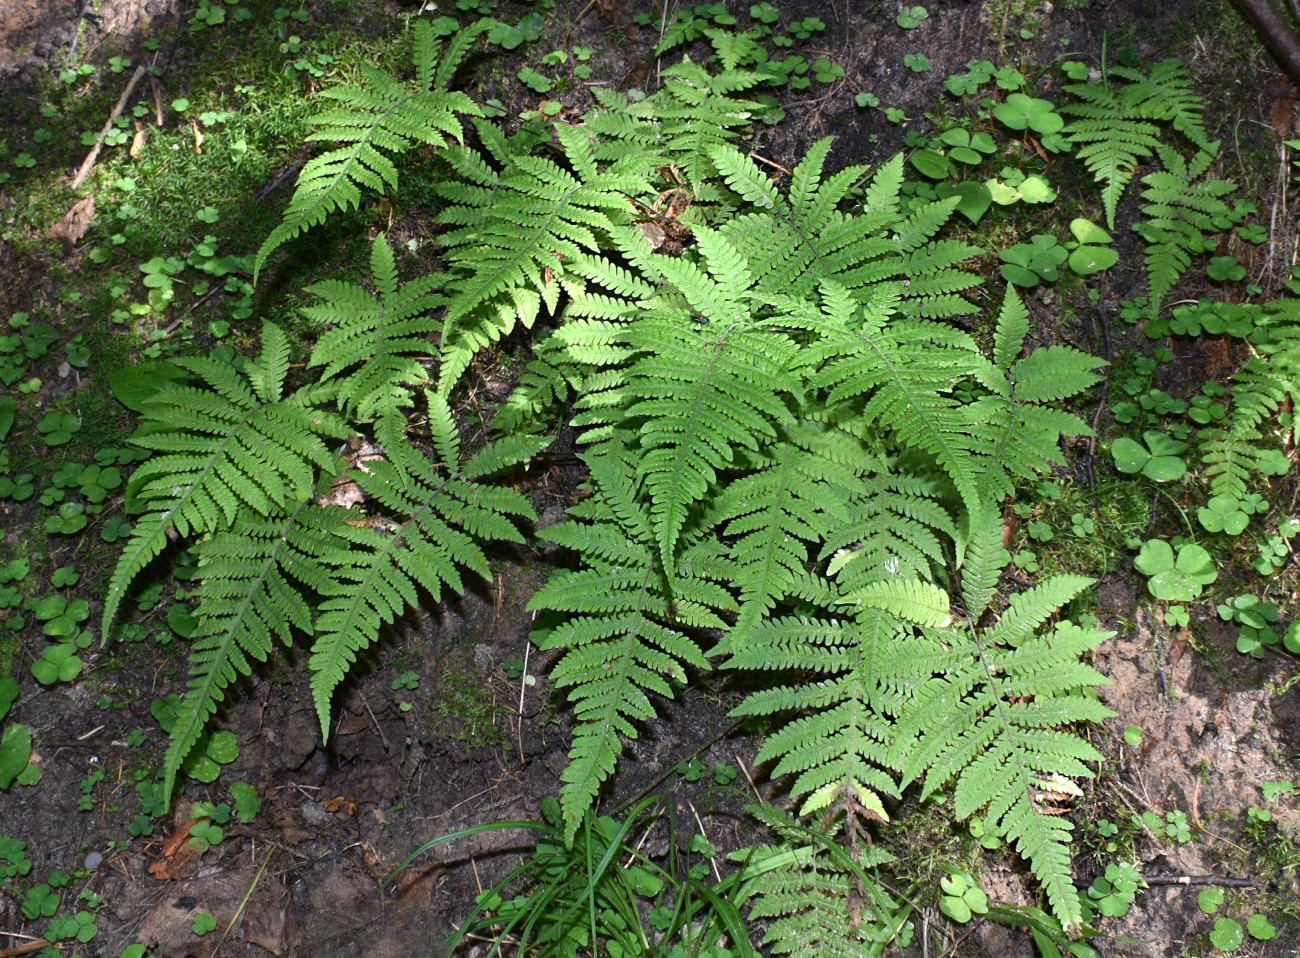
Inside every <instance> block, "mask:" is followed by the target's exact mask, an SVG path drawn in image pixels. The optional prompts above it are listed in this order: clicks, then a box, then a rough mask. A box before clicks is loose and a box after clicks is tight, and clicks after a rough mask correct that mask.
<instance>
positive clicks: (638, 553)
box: [529, 456, 726, 840]
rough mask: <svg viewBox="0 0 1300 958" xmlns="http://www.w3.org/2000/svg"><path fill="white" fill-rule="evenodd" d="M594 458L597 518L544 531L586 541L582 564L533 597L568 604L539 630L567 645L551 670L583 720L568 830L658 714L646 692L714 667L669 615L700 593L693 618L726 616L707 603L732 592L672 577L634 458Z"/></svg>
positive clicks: (566, 803) (705, 621)
mask: <svg viewBox="0 0 1300 958" xmlns="http://www.w3.org/2000/svg"><path fill="white" fill-rule="evenodd" d="M588 465H589V467H590V470H591V478H590V480H589V483H588V485H589V487H590V488H591V489H592V498H591V499H590V500H588V502H587V504H585V505H586V509H585V510H584V512H585V514H587V515H589V516H594V517H598V518H600V519H601V520H602V521H601V523H599V524H596V525H593V526H587V525H581V526H579V525H576V524H570V523H565V524H561V525H559V526H556V527H554V528H552V529H548V530H547V531H546V532H545V533H543V535H544V537H545V538H548V539H550V540H552V541H554V542H557V543H558V544H562V545H570V546H575V547H577V548H578V549H580V553H581V556H582V559H583V564H584V568H582V569H579V570H577V571H569V570H558V571H557V572H555V573H554V574H553V575H552V577H551V579H550V581H549V582H547V584H546V585H545V586H544V587H543V588H542V589H541V590H540V591H539V592H538V593H537V594H536V595H535V596H533V599H532V601H531V602H530V603H529V608H530V609H534V610H552V611H558V612H567V613H572V614H571V615H570V616H569V617H568V618H567V619H566V620H565V621H564V622H563V623H562V624H561V625H559V626H558V627H557V628H555V629H554V630H552V631H550V632H548V633H543V634H541V635H535V636H534V639H535V641H536V642H537V644H538V646H539V648H542V649H544V650H555V649H563V650H564V654H563V656H562V658H561V659H560V660H559V662H558V663H557V664H556V665H555V667H554V668H553V669H552V672H551V678H552V681H554V682H555V684H556V685H557V687H559V688H563V689H566V690H567V693H568V697H569V701H570V702H571V703H572V706H573V714H574V718H575V721H576V723H577V724H576V727H575V729H574V732H573V745H572V748H571V750H570V753H569V765H568V767H567V768H566V769H565V771H564V774H563V776H562V777H563V781H564V786H563V789H562V793H561V800H560V803H561V807H562V809H563V812H564V820H565V834H566V839H567V840H571V839H572V838H573V836H574V834H576V831H577V828H578V825H579V824H580V822H581V821H582V818H583V816H584V814H585V813H586V811H587V810H588V809H589V808H590V807H591V804H592V803H593V801H594V800H595V797H596V795H597V793H598V792H599V790H600V787H601V784H602V783H603V782H604V781H605V780H606V779H607V778H608V777H609V776H610V774H611V773H612V772H613V770H614V766H615V764H616V762H617V760H618V756H619V754H620V753H621V752H622V749H623V745H622V741H621V740H622V739H623V738H627V739H635V738H636V737H637V734H638V728H637V726H638V723H640V722H644V721H646V720H648V719H651V718H653V717H654V715H655V709H654V705H653V703H652V701H651V698H650V696H651V695H658V696H662V697H665V698H672V697H673V696H674V694H675V688H676V687H677V686H680V685H681V684H683V683H685V681H686V671H685V670H686V668H687V667H691V668H697V669H706V668H708V664H707V660H706V659H705V657H704V655H703V653H702V652H701V651H700V649H699V647H698V646H697V645H696V644H695V642H694V641H693V640H692V639H690V638H688V637H687V636H686V635H683V634H682V633H681V632H680V631H678V630H677V629H676V628H675V627H674V625H673V620H674V606H675V602H676V601H677V599H678V597H682V598H685V599H687V600H697V604H698V605H699V606H700V607H701V609H700V612H698V613H697V614H696V616H695V619H696V622H697V624H699V625H700V626H703V627H706V628H720V627H721V626H722V625H723V622H722V620H721V619H720V618H718V617H717V615H716V614H712V613H708V612H707V611H706V610H705V607H707V606H709V605H711V604H715V603H716V602H718V601H719V600H725V598H726V597H725V593H722V592H721V590H717V589H716V588H710V587H708V585H707V584H706V583H702V582H696V583H694V585H693V584H692V583H691V582H690V581H689V580H688V579H687V578H686V577H685V576H679V577H678V578H677V579H676V580H675V581H674V582H673V584H672V585H670V583H669V579H668V577H667V576H666V575H665V574H664V571H663V567H662V565H661V564H660V563H658V562H657V552H656V548H655V538H654V535H653V529H652V524H651V518H650V516H649V515H648V514H647V510H646V508H645V506H644V505H643V504H642V503H639V502H637V501H636V500H635V499H634V498H632V497H631V496H630V495H629V494H628V490H629V489H630V488H631V487H632V484H633V482H634V480H633V478H632V474H631V471H630V470H631V465H630V464H629V463H627V462H624V461H620V460H618V459H615V458H613V457H611V456H591V457H589V459H588ZM602 525H603V526H605V527H606V529H605V531H601V526H602ZM674 589H676V590H677V591H674ZM701 599H702V600H703V601H698V600H701Z"/></svg>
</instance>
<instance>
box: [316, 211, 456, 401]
mask: <svg viewBox="0 0 1300 958" xmlns="http://www.w3.org/2000/svg"><path fill="white" fill-rule="evenodd" d="M370 269H371V272H372V274H373V276H374V281H375V286H376V292H377V294H378V295H377V296H371V295H370V294H369V293H367V292H366V291H365V290H364V289H362V288H361V287H359V286H356V285H355V284H352V283H344V282H342V281H339V280H326V281H325V282H321V283H316V284H314V285H312V286H308V287H307V290H306V291H307V292H308V293H312V294H314V295H316V296H319V297H321V298H322V299H323V300H324V301H325V302H323V303H322V304H320V305H317V306H309V307H307V308H306V309H304V310H303V311H302V313H303V315H304V316H306V317H307V318H308V319H310V320H312V321H314V322H316V323H318V324H320V325H321V326H324V327H325V332H324V333H323V334H322V335H321V337H320V339H319V340H317V342H316V346H315V348H314V349H313V350H312V354H311V359H310V360H309V361H308V363H307V365H308V367H316V366H322V367H324V368H323V369H322V370H321V372H320V375H319V379H318V382H321V383H329V382H331V381H332V382H333V385H334V390H335V392H337V394H338V395H339V397H340V399H341V405H342V407H343V409H344V411H345V412H348V413H350V414H351V415H353V416H355V417H356V418H357V419H358V420H360V421H366V420H369V419H373V418H374V417H375V416H376V415H377V414H378V413H379V412H380V411H381V410H386V409H402V408H406V407H409V406H411V405H412V404H413V403H414V398H413V394H412V389H411V387H413V386H415V385H417V384H419V383H422V382H426V381H427V380H428V379H429V376H428V374H427V372H426V371H425V368H424V366H423V364H422V360H423V359H424V358H425V357H427V356H428V355H429V353H430V352H431V350H432V348H433V347H432V344H431V343H430V341H429V337H431V336H432V334H433V333H434V332H435V331H436V330H437V329H438V323H437V322H436V321H435V320H434V319H433V318H431V317H429V316H428V315H426V314H427V313H428V312H429V311H430V310H431V309H432V308H434V307H435V306H436V305H438V304H439V300H438V298H437V297H435V296H433V295H432V294H431V290H432V289H435V288H437V286H438V285H440V282H441V277H439V276H437V275H436V274H435V275H432V276H426V277H423V278H422V279H419V280H416V281H414V282H412V283H409V284H407V285H406V287H404V288H403V289H401V290H399V289H398V286H397V267H396V264H395V263H394V261H393V251H392V250H391V249H390V248H389V246H388V240H387V238H385V236H384V235H383V234H382V233H381V234H379V236H378V237H376V238H375V242H374V244H373V245H372V246H371V251H370Z"/></svg>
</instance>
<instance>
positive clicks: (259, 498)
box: [103, 322, 348, 635]
mask: <svg viewBox="0 0 1300 958" xmlns="http://www.w3.org/2000/svg"><path fill="white" fill-rule="evenodd" d="M262 338H263V341H264V343H265V344H266V345H265V351H264V353H263V355H262V358H261V359H259V360H253V361H252V362H251V363H250V364H249V366H248V371H247V372H246V373H244V374H241V373H239V372H238V371H237V370H236V369H235V367H234V366H232V365H230V364H228V363H224V362H220V361H218V360H215V359H212V358H209V357H184V358H179V359H174V360H172V362H173V363H174V364H175V365H177V366H179V367H181V368H182V369H184V370H186V371H187V372H189V373H191V374H192V375H194V376H195V377H197V378H198V379H199V380H201V385H183V386H176V387H172V388H170V389H166V390H164V391H163V392H160V393H159V394H157V396H156V397H155V399H154V401H153V402H151V403H150V405H149V407H148V408H147V409H146V410H145V415H144V423H143V425H142V426H141V428H140V429H139V430H138V431H137V432H136V434H135V435H134V436H132V437H131V442H132V443H134V444H135V445H137V446H140V447H142V448H144V449H149V450H151V451H153V452H154V453H156V455H154V456H153V457H152V458H150V459H149V460H148V461H146V462H145V463H144V464H142V465H141V466H140V467H139V468H137V469H136V471H135V473H134V475H133V476H132V477H131V482H130V492H131V495H132V496H133V497H134V498H135V499H136V500H137V501H139V502H140V503H141V504H142V506H143V507H144V510H145V516H144V518H143V519H141V520H140V521H139V522H137V523H136V526H135V528H134V530H132V533H131V538H130V539H129V540H128V542H127V544H126V547H125V549H124V550H123V552H122V555H121V556H120V557H119V559H118V562H117V566H116V567H115V568H114V570H113V575H112V578H111V579H110V581H109V587H108V595H107V596H106V598H105V600H104V615H103V632H104V635H107V634H108V630H109V627H110V626H111V625H112V623H113V619H114V617H115V616H116V615H117V610H118V608H119V606H120V605H121V602H122V600H123V598H125V596H126V593H127V590H128V589H129V588H130V586H131V583H132V582H133V581H134V580H135V577H136V576H137V575H139V574H140V572H141V571H143V569H144V567H145V566H146V565H148V564H149V562H151V561H152V560H153V559H154V557H156V556H157V555H158V554H159V553H160V552H162V550H163V548H164V547H165V546H166V545H167V542H168V536H169V534H172V533H175V534H179V535H180V536H182V537H184V538H196V537H200V536H203V535H207V534H210V533H213V532H217V531H220V530H222V529H226V528H229V527H230V526H231V525H233V524H234V523H235V522H236V520H237V519H238V518H239V517H240V515H241V514H244V513H246V512H247V511H249V510H251V511H252V513H253V514H256V515H260V516H264V517H267V518H274V517H276V516H279V515H283V514H284V513H285V512H287V511H288V510H289V509H291V508H293V506H294V504H295V503H298V502H301V501H302V500H303V499H305V498H306V497H307V496H308V495H310V493H311V491H312V490H313V489H314V488H315V486H316V476H317V473H318V471H323V472H330V471H332V469H333V465H334V457H333V456H332V455H331V454H330V451H329V450H328V449H327V448H326V446H325V444H324V442H323V441H322V440H321V437H322V436H331V437H334V438H336V439H341V438H343V437H345V436H346V435H347V432H348V430H347V426H346V425H345V424H344V423H343V422H342V421H341V420H339V419H338V417H337V416H335V415H333V414H332V413H328V412H326V411H324V410H322V409H319V408H314V407H312V406H309V405H306V404H301V403H299V402H298V401H297V399H296V397H290V398H288V399H281V398H280V396H281V392H282V385H283V380H284V374H285V372H286V371H287V369H288V363H287V355H288V341H287V338H286V337H285V335H284V333H283V331H282V330H280V328H279V327H278V326H276V325H274V324H273V323H269V322H268V323H264V324H263V326H262Z"/></svg>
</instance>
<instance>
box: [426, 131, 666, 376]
mask: <svg viewBox="0 0 1300 958" xmlns="http://www.w3.org/2000/svg"><path fill="white" fill-rule="evenodd" d="M555 129H556V136H557V138H558V139H559V141H560V143H561V145H562V148H563V156H564V158H565V159H566V160H567V162H568V168H567V169H566V168H565V167H564V166H561V165H560V164H558V163H556V162H554V161H552V160H550V159H548V158H546V157H542V156H518V157H514V158H513V159H512V162H511V165H510V166H509V167H508V168H507V169H506V170H504V171H503V172H502V173H500V174H497V173H494V172H492V171H491V169H490V167H488V166H487V165H486V164H485V163H482V164H480V166H481V169H480V172H479V174H478V175H481V176H484V177H486V178H487V183H485V186H487V187H488V188H485V189H484V190H482V191H480V192H478V193H474V192H467V191H465V190H464V189H463V185H462V184H460V183H447V184H443V185H442V187H440V190H441V192H443V193H444V195H446V196H447V198H448V199H450V200H451V201H452V205H450V206H449V207H448V208H447V209H446V210H444V211H443V212H442V213H441V214H440V215H439V220H440V221H441V222H443V223H449V224H452V225H455V226H457V227H459V228H457V229H454V230H452V231H450V232H448V233H446V234H444V235H443V236H441V237H440V238H439V239H440V242H442V243H443V244H444V245H445V246H447V247H448V254H447V260H448V268H449V273H450V276H449V279H448V282H447V310H446V312H445V314H444V315H443V321H442V336H441V347H442V354H443V355H442V367H443V368H442V370H441V373H440V379H439V385H438V388H439V391H441V392H443V393H444V394H447V393H449V391H450V390H451V388H452V387H453V386H454V385H455V384H456V382H457V381H458V379H459V377H460V376H461V374H462V373H463V372H464V370H465V369H466V368H467V367H468V365H469V362H470V360H471V359H472V358H473V356H474V354H475V353H476V352H477V351H478V350H479V349H481V348H483V347H485V346H486V345H489V344H490V343H492V342H495V341H496V340H497V339H499V338H500V337H502V336H504V335H506V334H508V333H509V332H510V331H511V330H512V329H514V327H515V325H516V324H517V323H518V324H522V325H524V326H525V327H531V326H532V325H533V323H534V322H535V321H536V319H537V317H538V316H539V315H540V314H541V313H542V311H543V308H544V309H545V311H546V312H547V313H553V312H554V311H555V309H556V308H557V305H558V302H559V296H560V292H561V289H562V288H565V289H570V290H573V291H576V290H577V289H579V288H581V286H582V282H583V278H584V277H583V274H584V273H588V272H591V271H592V270H593V269H596V270H599V271H601V272H603V273H604V274H605V275H616V274H617V268H616V267H614V266H613V265H612V264H610V265H608V266H605V265H601V266H595V265H594V264H595V263H596V261H597V260H600V259H601V258H602V257H601V255H600V251H601V250H602V249H610V248H620V247H624V246H627V245H628V244H629V243H630V242H631V240H630V239H628V238H627V237H626V236H622V235H620V234H624V233H627V232H629V231H630V230H631V225H630V224H631V222H632V212H633V207H632V205H631V204H630V203H629V201H628V199H627V197H628V196H641V195H645V194H646V193H647V192H648V191H649V183H648V182H647V180H646V178H645V170H644V169H643V168H642V166H643V164H642V163H641V162H640V161H634V160H629V161H627V162H624V163H620V164H615V165H614V166H612V167H610V168H609V169H605V170H600V169H598V168H597V166H596V165H595V159H594V156H593V154H592V152H591V151H592V145H591V142H590V140H589V139H588V136H587V134H586V133H585V132H584V131H582V130H580V129H578V128H575V127H569V126H565V125H562V124H560V125H557V126H556V128H555ZM466 152H468V151H466ZM579 262H580V263H581V264H582V265H581V266H574V265H571V264H576V263H579Z"/></svg>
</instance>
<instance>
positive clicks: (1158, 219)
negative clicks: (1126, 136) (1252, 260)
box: [1136, 141, 1237, 303]
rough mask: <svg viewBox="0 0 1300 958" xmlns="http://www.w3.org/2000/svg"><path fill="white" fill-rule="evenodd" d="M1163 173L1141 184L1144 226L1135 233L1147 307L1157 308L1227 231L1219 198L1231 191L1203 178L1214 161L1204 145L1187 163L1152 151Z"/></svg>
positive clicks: (1171, 153) (1214, 149)
mask: <svg viewBox="0 0 1300 958" xmlns="http://www.w3.org/2000/svg"><path fill="white" fill-rule="evenodd" d="M1157 153H1158V154H1159V156H1160V160H1161V162H1162V163H1163V164H1164V169H1163V170H1158V171H1156V172H1154V173H1150V174H1148V175H1147V176H1144V177H1143V178H1142V183H1143V184H1144V185H1145V186H1146V189H1145V190H1143V191H1142V199H1143V200H1145V201H1146V203H1145V204H1144V205H1143V208H1142V212H1143V214H1144V217H1145V218H1144V219H1143V221H1142V222H1141V223H1140V224H1139V225H1138V226H1137V227H1136V229H1137V231H1138V232H1139V233H1140V234H1141V235H1142V237H1143V239H1145V240H1146V242H1147V247H1146V271H1147V278H1148V280H1149V282H1150V284H1151V301H1152V302H1153V303H1158V302H1160V300H1161V298H1162V297H1164V295H1165V294H1166V293H1168V292H1169V290H1171V289H1172V288H1173V286H1174V283H1176V282H1177V281H1178V277H1180V276H1181V275H1182V274H1183V273H1184V272H1185V271H1186V270H1187V267H1188V266H1190V265H1191V262H1192V256H1193V255H1194V254H1196V253H1202V252H1210V251H1212V250H1214V249H1215V247H1216V244H1217V242H1218V241H1217V239H1216V238H1215V234H1217V233H1219V232H1220V231H1222V230H1224V229H1227V228H1228V227H1229V226H1231V225H1232V218H1231V216H1232V211H1231V210H1230V209H1229V207H1228V205H1227V204H1226V203H1225V202H1223V199H1222V197H1224V196H1227V195H1228V194H1229V193H1232V192H1233V191H1234V190H1236V188H1237V187H1236V185H1235V184H1232V183H1229V182H1227V181H1226V180H1219V179H1214V178H1205V177H1204V174H1205V173H1206V171H1207V170H1209V168H1210V166H1211V164H1213V162H1214V161H1215V159H1217V157H1218V155H1219V144H1218V142H1217V141H1216V142H1214V143H1210V144H1208V145H1207V146H1206V147H1205V148H1204V149H1203V150H1202V151H1201V152H1200V153H1198V154H1197V155H1196V156H1195V157H1193V159H1192V160H1191V161H1190V162H1188V161H1187V160H1185V159H1184V158H1183V157H1182V156H1181V155H1180V154H1179V153H1178V152H1177V151H1175V150H1173V149H1170V148H1169V147H1167V146H1163V145H1161V146H1160V147H1158V149H1157Z"/></svg>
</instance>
